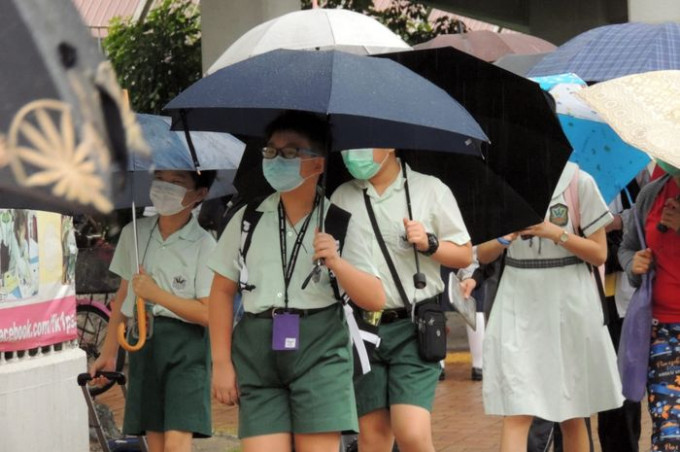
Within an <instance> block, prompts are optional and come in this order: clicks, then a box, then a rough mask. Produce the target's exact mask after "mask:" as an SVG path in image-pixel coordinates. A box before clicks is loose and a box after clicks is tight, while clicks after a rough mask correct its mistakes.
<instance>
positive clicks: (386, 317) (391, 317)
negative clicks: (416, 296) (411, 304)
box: [380, 295, 439, 325]
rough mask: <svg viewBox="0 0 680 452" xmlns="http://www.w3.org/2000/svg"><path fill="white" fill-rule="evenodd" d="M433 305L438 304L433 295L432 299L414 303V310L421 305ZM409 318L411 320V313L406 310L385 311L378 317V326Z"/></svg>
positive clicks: (436, 297)
mask: <svg viewBox="0 0 680 452" xmlns="http://www.w3.org/2000/svg"><path fill="white" fill-rule="evenodd" d="M433 303H437V304H439V295H435V296H434V297H431V298H426V299H424V300H423V301H419V302H417V303H416V310H417V309H418V306H422V305H426V304H433ZM410 318H411V313H410V312H409V310H408V309H406V308H397V309H385V310H384V311H383V312H382V315H381V316H380V324H381V325H382V324H387V323H393V322H396V321H397V320H402V319H410Z"/></svg>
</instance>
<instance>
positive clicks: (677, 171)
mask: <svg viewBox="0 0 680 452" xmlns="http://www.w3.org/2000/svg"><path fill="white" fill-rule="evenodd" d="M656 164H657V165H659V167H660V168H661V169H662V170H664V171H665V172H666V173H668V174H670V175H671V176H673V177H676V176H680V168H676V167H674V166H673V165H669V164H668V163H666V162H664V161H662V160H657V161H656Z"/></svg>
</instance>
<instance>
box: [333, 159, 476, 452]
mask: <svg viewBox="0 0 680 452" xmlns="http://www.w3.org/2000/svg"><path fill="white" fill-rule="evenodd" d="M343 161H344V162H345V166H346V167H347V169H348V170H349V172H350V174H352V176H353V177H355V179H356V180H353V181H350V182H347V183H345V184H343V185H341V186H340V187H338V189H337V190H336V191H335V193H333V196H332V197H331V200H332V201H333V202H334V203H336V204H338V205H339V206H340V207H342V208H343V209H346V210H348V211H349V212H351V213H352V216H353V217H355V218H356V219H357V221H358V223H360V224H361V228H362V232H361V235H362V236H364V237H370V238H371V240H370V242H369V244H368V248H367V250H368V252H370V253H371V254H372V255H373V257H374V262H376V263H377V266H378V269H379V271H380V277H381V279H382V281H383V284H384V286H385V292H386V294H387V304H386V309H385V311H384V312H383V313H382V316H381V321H380V326H379V336H380V338H381V343H380V346H379V347H378V349H377V350H376V352H375V353H374V355H373V357H372V358H373V360H372V362H371V367H372V370H371V372H369V373H368V374H366V375H364V376H363V377H360V378H359V379H358V380H357V381H356V384H355V390H356V397H357V409H358V414H359V425H360V429H359V450H361V451H363V452H373V451H386V452H387V451H390V450H392V444H393V442H394V440H395V438H396V441H397V445H398V446H399V450H401V451H402V452H411V451H427V452H429V451H433V450H434V446H433V443H432V433H431V425H430V411H431V410H432V402H433V400H434V391H435V387H436V385H437V381H438V379H439V375H440V372H441V368H440V365H439V362H437V361H435V362H426V361H425V360H423V358H421V356H420V355H419V351H418V339H417V334H416V327H415V324H414V323H413V322H412V320H411V312H409V311H407V309H406V308H405V306H406V303H405V302H404V300H403V299H402V296H401V295H400V291H399V290H398V288H397V285H396V282H395V280H394V278H393V276H392V274H391V272H390V270H389V267H388V264H387V261H386V259H385V256H384V255H383V253H382V251H381V248H380V244H379V242H378V240H377V239H376V232H375V231H374V229H373V227H372V225H371V219H370V217H369V213H368V209H367V204H366V203H367V200H368V202H370V205H371V206H372V210H373V211H374V216H375V219H376V222H377V225H378V227H379V230H380V233H381V235H382V236H383V238H384V242H385V245H386V248H387V250H388V252H389V254H390V258H391V260H393V262H394V267H395V269H396V272H397V274H398V278H399V280H400V282H401V285H402V286H403V289H404V291H405V293H406V294H408V295H407V296H408V297H413V298H411V300H408V301H409V303H413V302H415V304H416V305H418V306H423V305H425V304H428V303H429V304H439V296H440V294H441V293H442V291H443V290H444V282H443V281H442V279H441V276H440V267H441V265H445V266H447V267H453V268H464V267H467V266H468V265H470V263H471V261H472V248H471V245H470V237H469V235H468V233H467V230H466V229H465V225H464V224H463V220H462V217H461V214H460V211H459V209H458V205H457V204H456V200H455V198H454V197H453V194H452V193H451V190H450V189H449V188H448V187H447V186H446V185H444V184H443V183H442V182H441V181H440V180H438V179H436V178H434V177H431V176H426V175H424V174H420V173H417V172H415V171H412V170H411V169H410V168H409V167H408V165H406V164H404V163H402V162H400V160H399V159H398V158H397V157H396V155H395V150H394V149H357V150H348V151H343ZM404 175H406V178H405V177H404ZM407 180H408V183H406V181H407ZM407 190H408V192H409V196H410V199H411V202H412V209H413V220H408V217H409V215H408V211H407V200H406V191H407ZM413 245H415V246H416V248H417V250H418V252H419V260H420V269H421V272H422V273H423V274H424V275H425V276H426V281H427V285H426V286H425V287H424V288H423V289H418V290H416V288H415V284H414V280H413V275H414V273H415V272H416V266H415V258H414V251H413Z"/></svg>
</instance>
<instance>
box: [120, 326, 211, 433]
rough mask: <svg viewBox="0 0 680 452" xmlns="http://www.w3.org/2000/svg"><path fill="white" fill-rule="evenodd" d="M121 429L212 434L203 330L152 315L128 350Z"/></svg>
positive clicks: (205, 332)
mask: <svg viewBox="0 0 680 452" xmlns="http://www.w3.org/2000/svg"><path fill="white" fill-rule="evenodd" d="M129 357H130V374H129V383H128V393H127V400H126V402H125V418H124V422H123V433H125V434H127V435H144V434H145V433H146V432H148V431H152V432H166V431H170V430H179V431H185V432H192V433H193V435H194V437H196V438H205V437H209V436H211V435H212V423H211V422H212V421H211V410H210V341H209V336H208V329H207V328H205V327H203V326H201V325H196V324H192V323H186V322H182V321H181V320H175V319H171V318H169V317H162V316H159V317H155V318H154V325H153V335H152V336H151V338H150V339H148V340H147V342H146V344H145V345H144V347H142V349H141V350H140V351H138V352H133V353H130V354H129Z"/></svg>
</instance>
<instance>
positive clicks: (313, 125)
mask: <svg viewBox="0 0 680 452" xmlns="http://www.w3.org/2000/svg"><path fill="white" fill-rule="evenodd" d="M282 131H290V132H295V133H299V134H300V135H304V136H305V137H307V139H309V141H310V144H311V145H312V147H313V148H314V150H316V151H318V152H319V153H321V154H323V155H326V153H327V150H328V145H329V141H330V129H329V125H328V122H327V121H326V120H325V119H324V118H323V117H322V116H319V115H317V114H314V113H308V112H304V111H286V112H284V113H282V114H281V115H279V116H278V117H277V118H276V119H274V120H273V121H272V122H270V123H269V125H268V126H267V128H266V129H265V134H266V136H267V139H270V138H271V137H272V135H274V133H276V132H282Z"/></svg>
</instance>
